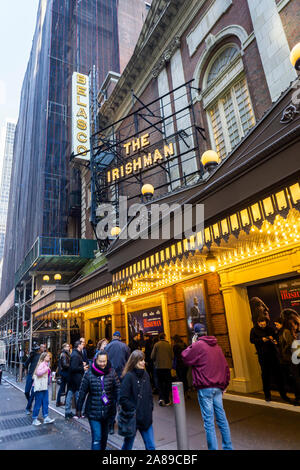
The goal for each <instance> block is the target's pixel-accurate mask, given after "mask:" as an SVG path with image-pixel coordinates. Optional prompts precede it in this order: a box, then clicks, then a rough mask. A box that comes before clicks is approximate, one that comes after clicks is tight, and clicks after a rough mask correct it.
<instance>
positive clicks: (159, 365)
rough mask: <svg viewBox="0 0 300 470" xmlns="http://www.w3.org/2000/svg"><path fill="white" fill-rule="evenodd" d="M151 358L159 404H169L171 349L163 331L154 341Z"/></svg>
mask: <svg viewBox="0 0 300 470" xmlns="http://www.w3.org/2000/svg"><path fill="white" fill-rule="evenodd" d="M151 359H152V360H153V362H154V367H155V369H156V374H157V382H158V391H159V401H158V404H159V405H160V406H170V405H171V404H172V403H171V401H170V393H171V389H172V376H171V369H172V361H173V350H172V347H171V345H170V343H169V342H168V341H167V340H166V335H165V333H160V335H159V341H158V342H157V343H155V345H154V347H153V350H152V353H151Z"/></svg>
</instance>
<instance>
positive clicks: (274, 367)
mask: <svg viewBox="0 0 300 470" xmlns="http://www.w3.org/2000/svg"><path fill="white" fill-rule="evenodd" d="M250 342H251V343H252V344H254V345H255V348H256V351H257V355H258V362H259V364H260V367H261V377H262V382H263V391H264V395H265V400H266V401H271V381H272V377H274V378H275V380H276V383H277V387H278V390H279V393H280V396H281V398H282V399H283V400H285V401H287V402H290V399H289V398H288V397H287V395H286V392H285V387H284V378H283V375H282V373H281V368H280V363H279V357H278V350H277V345H278V343H277V340H276V331H275V329H274V328H273V327H272V326H271V325H270V324H267V320H266V317H265V316H264V315H262V314H260V315H259V316H258V318H257V320H256V324H255V326H254V327H253V328H252V329H251V332H250Z"/></svg>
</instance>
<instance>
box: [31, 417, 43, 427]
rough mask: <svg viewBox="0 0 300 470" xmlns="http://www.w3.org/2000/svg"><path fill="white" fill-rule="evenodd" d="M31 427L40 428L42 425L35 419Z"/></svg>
mask: <svg viewBox="0 0 300 470" xmlns="http://www.w3.org/2000/svg"><path fill="white" fill-rule="evenodd" d="M32 424H33V426H40V425H41V424H42V423H41V422H40V421H39V420H38V419H37V418H36V419H34V420H33V421H32Z"/></svg>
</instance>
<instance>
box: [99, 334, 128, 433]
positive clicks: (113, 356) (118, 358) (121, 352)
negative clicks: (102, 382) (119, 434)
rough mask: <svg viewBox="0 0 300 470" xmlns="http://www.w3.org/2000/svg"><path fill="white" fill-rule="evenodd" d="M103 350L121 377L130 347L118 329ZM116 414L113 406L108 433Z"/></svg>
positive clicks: (110, 430)
mask: <svg viewBox="0 0 300 470" xmlns="http://www.w3.org/2000/svg"><path fill="white" fill-rule="evenodd" d="M105 351H107V354H108V359H109V361H110V363H111V365H112V367H113V368H114V369H115V371H116V373H117V376H118V377H119V379H121V375H122V372H123V369H124V366H125V364H126V362H127V361H128V359H129V356H130V349H129V347H128V346H127V345H126V344H125V343H123V342H122V341H121V333H120V332H119V331H115V332H114V334H113V337H112V341H111V342H110V343H109V344H108V345H107V346H106V348H105ZM116 414H117V408H115V413H114V414H112V416H111V418H110V423H109V434H113V433H114V424H115V419H116Z"/></svg>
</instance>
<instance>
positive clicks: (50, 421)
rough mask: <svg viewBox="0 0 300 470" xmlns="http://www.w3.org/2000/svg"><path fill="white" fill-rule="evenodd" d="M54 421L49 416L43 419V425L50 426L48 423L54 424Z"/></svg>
mask: <svg viewBox="0 0 300 470" xmlns="http://www.w3.org/2000/svg"><path fill="white" fill-rule="evenodd" d="M54 421H55V420H54V419H53V418H49V416H47V418H45V419H44V424H50V423H54Z"/></svg>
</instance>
